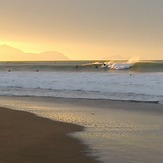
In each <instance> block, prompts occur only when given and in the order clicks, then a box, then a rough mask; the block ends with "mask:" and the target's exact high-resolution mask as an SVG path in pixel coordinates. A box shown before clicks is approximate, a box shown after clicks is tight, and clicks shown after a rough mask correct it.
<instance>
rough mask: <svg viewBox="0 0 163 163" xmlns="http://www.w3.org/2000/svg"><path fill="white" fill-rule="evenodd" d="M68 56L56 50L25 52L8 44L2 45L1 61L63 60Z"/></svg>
mask: <svg viewBox="0 0 163 163" xmlns="http://www.w3.org/2000/svg"><path fill="white" fill-rule="evenodd" d="M61 60H69V58H68V57H67V56H65V55H64V54H62V53H59V52H56V51H48V52H42V53H25V52H23V51H21V50H19V49H16V48H14V47H11V46H8V45H0V61H61Z"/></svg>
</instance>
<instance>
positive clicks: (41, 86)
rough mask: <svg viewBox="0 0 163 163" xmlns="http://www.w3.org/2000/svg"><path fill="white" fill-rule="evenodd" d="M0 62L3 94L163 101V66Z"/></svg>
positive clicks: (0, 89) (144, 64)
mask: <svg viewBox="0 0 163 163" xmlns="http://www.w3.org/2000/svg"><path fill="white" fill-rule="evenodd" d="M104 63H105V66H106V65H107V67H103V63H102V62H93V63H92V62H91V63H89V62H88V63H87V62H86V63H85V62H81V61H80V62H18V63H17V62H16V63H15V62H9V63H0V68H1V69H0V95H3V96H4V95H5V96H11V95H12V96H46V97H68V98H91V99H112V100H128V101H130V100H132V101H145V102H159V103H162V102H163V91H162V90H163V66H162V65H163V63H162V62H161V61H159V62H156V63H155V62H154V63H151V62H147V63H146V62H145V63H135V64H133V63H128V62H122V63H121V62H115V63H110V62H104Z"/></svg>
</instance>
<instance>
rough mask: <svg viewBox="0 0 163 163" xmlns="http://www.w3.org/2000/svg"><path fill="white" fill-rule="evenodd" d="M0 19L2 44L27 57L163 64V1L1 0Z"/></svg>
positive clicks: (0, 42) (0, 40)
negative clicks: (156, 61) (54, 55)
mask: <svg viewBox="0 0 163 163" xmlns="http://www.w3.org/2000/svg"><path fill="white" fill-rule="evenodd" d="M0 20H1V21H0V45H3V44H7V45H9V46H13V47H15V48H18V49H21V50H23V51H24V52H28V53H29V52H30V53H33V52H43V51H53V50H54V51H58V52H61V53H63V54H65V55H67V56H68V57H69V58H70V59H73V60H79V59H84V60H85V59H109V58H115V57H119V58H135V57H136V58H140V59H163V0H0ZM1 55H2V54H1Z"/></svg>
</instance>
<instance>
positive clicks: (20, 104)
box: [0, 96, 163, 163]
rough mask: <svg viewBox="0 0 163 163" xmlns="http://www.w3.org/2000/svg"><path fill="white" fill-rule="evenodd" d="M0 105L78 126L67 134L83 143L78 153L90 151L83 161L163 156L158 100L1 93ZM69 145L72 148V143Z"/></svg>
mask: <svg viewBox="0 0 163 163" xmlns="http://www.w3.org/2000/svg"><path fill="white" fill-rule="evenodd" d="M3 104H4V105H3ZM0 106H3V107H5V108H11V109H12V110H14V112H15V110H20V111H23V112H24V113H27V114H28V113H32V115H34V116H36V117H39V118H40V119H42V117H43V119H47V120H48V121H52V122H54V123H61V124H62V125H61V126H62V127H63V126H64V125H63V124H66V125H68V126H69V125H70V126H76V127H80V129H79V130H78V129H77V131H79V132H76V133H75V131H76V130H74V129H73V130H71V131H72V132H71V133H72V134H71V136H72V137H71V138H72V139H73V138H75V140H76V141H77V142H78V145H79V146H80V145H84V144H85V145H84V147H85V148H84V150H82V151H83V152H82V153H80V154H84V155H82V156H81V157H86V158H87V156H88V155H89V154H90V155H89V156H90V157H89V156H88V159H91V161H87V160H86V161H84V162H92V161H93V162H94V161H95V162H100V160H102V161H104V162H109V161H113V162H120V160H123V161H126V162H132V161H135V160H137V162H148V161H150V160H152V161H153V162H155V161H157V162H160V163H161V162H162V160H163V159H162V155H160V154H159V153H161V152H162V151H163V148H162V143H160V142H161V141H162V140H163V135H162V124H163V120H162V115H163V109H162V106H163V105H162V104H156V103H138V102H133V101H132V102H128V101H114V100H100V99H99V100H93V99H77V98H76V99H72V98H54V97H50V98H49V97H6V96H3V97H2V96H1V98H0ZM22 121H23V120H22ZM70 126H69V127H70ZM82 126H83V127H82ZM62 127H61V128H62ZM83 128H84V130H83ZM62 129H63V128H62ZM103 131H104V132H103ZM149 133H150V134H149ZM59 135H60V134H59ZM133 140H134V141H133ZM83 143H84V144H83ZM70 146H71V145H70ZM143 146H144V147H143ZM71 147H72V148H73V149H74V146H71ZM89 149H90V150H89ZM121 149H123V151H125V153H123V152H122V150H121ZM144 149H146V150H144ZM53 152H54V151H53ZM60 154H61V153H60ZM87 154H88V155H87ZM149 154H150V155H149ZM86 155H87V156H86ZM91 156H92V157H91ZM149 156H150V157H149ZM120 157H121V159H120ZM79 161H81V159H80V160H79ZM79 161H74V162H79ZM57 162H58V161H57ZM64 162H66V161H64ZM70 162H73V161H70ZM79 163H80V162H79Z"/></svg>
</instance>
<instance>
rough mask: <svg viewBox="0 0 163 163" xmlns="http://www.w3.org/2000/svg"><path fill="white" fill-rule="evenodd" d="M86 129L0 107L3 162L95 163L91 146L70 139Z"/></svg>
mask: <svg viewBox="0 0 163 163" xmlns="http://www.w3.org/2000/svg"><path fill="white" fill-rule="evenodd" d="M81 130H83V127H81V126H77V125H73V124H69V123H62V122H55V121H52V120H49V119H46V118H40V117H37V116H35V115H34V114H31V113H26V112H22V111H14V110H10V109H6V108H0V162H6V163H26V162H28V163H29V162H30V163H36V162H39V163H41V162H43V163H45V162H46V163H51V162H52V163H59V162H60V163H87V162H88V163H91V162H92V163H93V162H97V161H96V160H95V159H94V158H91V157H88V156H87V154H88V152H86V151H88V147H87V146H86V145H84V144H82V143H81V142H80V141H79V140H77V139H75V138H72V137H70V136H67V134H69V133H72V132H77V131H81Z"/></svg>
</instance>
